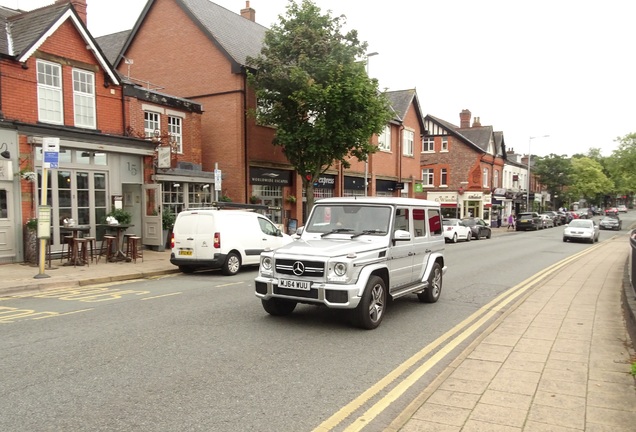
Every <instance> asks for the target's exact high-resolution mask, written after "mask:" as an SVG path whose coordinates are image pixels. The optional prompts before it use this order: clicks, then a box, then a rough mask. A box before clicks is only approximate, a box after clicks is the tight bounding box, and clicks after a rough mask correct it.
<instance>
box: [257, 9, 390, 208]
mask: <svg viewBox="0 0 636 432" xmlns="http://www.w3.org/2000/svg"><path fill="white" fill-rule="evenodd" d="M344 22H345V20H344V16H340V17H335V18H334V17H332V16H331V14H330V13H327V14H322V13H321V11H320V8H318V7H317V6H316V5H315V4H314V3H313V2H312V1H310V0H302V1H301V2H300V4H298V3H296V2H295V1H293V0H290V2H289V4H288V6H287V13H286V16H284V17H283V16H279V23H278V24H275V25H273V26H272V28H271V29H270V30H268V31H267V32H266V34H265V43H264V46H263V48H262V50H261V53H260V55H259V56H258V57H257V58H248V60H247V62H248V65H249V66H250V67H251V68H253V69H254V73H248V79H249V82H250V84H251V85H252V86H253V88H254V90H255V92H256V97H257V101H258V106H259V110H258V112H257V113H256V115H257V119H258V121H259V122H260V123H261V124H268V125H271V126H274V127H276V137H275V140H274V145H278V146H281V147H282V149H283V152H284V154H285V156H286V157H287V159H288V160H289V162H290V163H291V164H292V165H293V166H294V167H295V169H296V170H297V171H298V173H299V174H301V178H302V182H303V188H304V189H305V191H306V195H307V209H308V210H309V209H311V207H313V184H314V182H315V181H317V179H318V177H319V176H320V175H321V174H322V173H324V172H325V171H326V170H327V169H329V167H330V166H332V165H334V164H335V163H337V162H339V163H341V164H342V166H343V167H345V168H348V167H349V166H350V162H349V160H350V159H351V158H352V157H355V158H357V159H358V160H360V161H365V160H366V159H367V155H368V154H369V153H372V152H375V151H376V150H377V147H376V146H374V145H372V144H371V143H370V139H371V136H372V135H373V134H378V133H380V132H381V131H382V130H383V128H384V127H385V126H386V124H387V123H388V122H389V120H391V118H392V117H393V112H392V110H391V107H390V104H389V101H388V99H387V98H386V97H385V95H384V94H382V93H380V92H379V90H378V82H377V80H375V79H370V78H369V77H368V76H367V74H366V71H365V63H364V60H362V61H361V60H360V59H364V56H365V53H366V48H367V44H366V43H362V42H360V41H359V40H358V36H357V32H356V31H355V30H352V31H349V32H348V33H346V34H343V33H342V31H341V30H342V25H343V23H344Z"/></svg>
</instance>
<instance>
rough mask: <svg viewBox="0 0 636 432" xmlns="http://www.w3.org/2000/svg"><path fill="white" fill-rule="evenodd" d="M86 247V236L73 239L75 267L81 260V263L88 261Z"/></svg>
mask: <svg viewBox="0 0 636 432" xmlns="http://www.w3.org/2000/svg"><path fill="white" fill-rule="evenodd" d="M87 252H88V251H87V249H86V239H85V238H84V237H75V238H74V239H73V267H77V262H78V261H80V260H81V261H80V262H81V264H80V265H82V264H84V263H86V265H89V263H88V253H87Z"/></svg>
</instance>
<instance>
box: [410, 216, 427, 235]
mask: <svg viewBox="0 0 636 432" xmlns="http://www.w3.org/2000/svg"><path fill="white" fill-rule="evenodd" d="M413 230H414V233H413V235H414V236H415V237H424V236H426V211H425V210H424V209H413Z"/></svg>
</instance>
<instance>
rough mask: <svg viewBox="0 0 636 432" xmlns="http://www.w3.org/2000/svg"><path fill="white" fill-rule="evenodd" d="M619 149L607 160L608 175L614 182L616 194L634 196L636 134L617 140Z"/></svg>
mask: <svg viewBox="0 0 636 432" xmlns="http://www.w3.org/2000/svg"><path fill="white" fill-rule="evenodd" d="M616 141H617V142H618V143H619V144H618V148H617V149H616V150H615V151H614V152H613V154H612V156H611V157H609V158H607V160H606V164H605V165H606V166H607V171H608V173H609V174H608V175H609V176H610V177H611V178H612V179H613V180H614V183H615V190H614V192H615V193H618V194H621V195H629V194H633V193H634V191H636V133H631V134H628V135H625V136H624V137H622V138H617V139H616Z"/></svg>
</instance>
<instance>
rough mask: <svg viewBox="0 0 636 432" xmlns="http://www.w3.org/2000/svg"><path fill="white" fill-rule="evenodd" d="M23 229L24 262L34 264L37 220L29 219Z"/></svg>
mask: <svg viewBox="0 0 636 432" xmlns="http://www.w3.org/2000/svg"><path fill="white" fill-rule="evenodd" d="M24 227H25V230H24V261H25V262H28V263H31V264H36V263H37V250H38V220H37V219H36V218H30V219H29V220H28V221H27V223H26V224H25V225H24Z"/></svg>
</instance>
